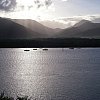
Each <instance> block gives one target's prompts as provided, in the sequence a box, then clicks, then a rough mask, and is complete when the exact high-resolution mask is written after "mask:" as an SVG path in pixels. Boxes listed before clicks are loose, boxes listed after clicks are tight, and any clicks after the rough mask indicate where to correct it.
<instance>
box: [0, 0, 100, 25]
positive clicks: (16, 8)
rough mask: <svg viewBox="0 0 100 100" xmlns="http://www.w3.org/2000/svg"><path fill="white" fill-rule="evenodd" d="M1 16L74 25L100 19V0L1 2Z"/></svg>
mask: <svg viewBox="0 0 100 100" xmlns="http://www.w3.org/2000/svg"><path fill="white" fill-rule="evenodd" d="M0 16H1V17H9V18H21V19H33V20H42V21H44V20H49V21H52V20H53V21H59V22H60V23H64V24H66V23H68V21H72V24H73V23H75V21H76V20H79V19H82V18H83V19H88V20H91V19H93V18H99V17H100V0H0ZM69 24H70V23H69Z"/></svg>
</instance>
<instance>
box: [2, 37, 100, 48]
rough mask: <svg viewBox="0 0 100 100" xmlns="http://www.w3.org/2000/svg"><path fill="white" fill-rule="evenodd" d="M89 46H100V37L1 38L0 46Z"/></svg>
mask: <svg viewBox="0 0 100 100" xmlns="http://www.w3.org/2000/svg"><path fill="white" fill-rule="evenodd" d="M70 47H73V48H83V47H84V48H85V47H86V48H87V47H88V48H89V47H91V48H92V47H93V48H96V47H100V39H94V38H91V39H89V38H35V39H0V48H70Z"/></svg>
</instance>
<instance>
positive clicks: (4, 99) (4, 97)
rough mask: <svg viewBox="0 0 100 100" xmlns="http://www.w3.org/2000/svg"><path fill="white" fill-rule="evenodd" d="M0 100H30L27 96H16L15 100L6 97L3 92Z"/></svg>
mask: <svg viewBox="0 0 100 100" xmlns="http://www.w3.org/2000/svg"><path fill="white" fill-rule="evenodd" d="M0 100H31V99H30V98H29V97H28V96H24V97H19V96H17V98H16V99H15V98H13V97H9V96H6V95H5V94H4V92H3V93H1V94H0ZM34 100H36V99H34Z"/></svg>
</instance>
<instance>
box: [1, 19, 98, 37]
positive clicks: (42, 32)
mask: <svg viewBox="0 0 100 100" xmlns="http://www.w3.org/2000/svg"><path fill="white" fill-rule="evenodd" d="M0 38H2V39H4V38H17V39H31V38H100V23H92V22H91V21H88V20H82V21H80V22H78V23H77V24H75V25H74V26H72V27H70V28H66V29H59V28H56V29H52V28H48V27H46V26H44V25H42V24H40V23H39V22H37V21H34V20H29V19H26V20H25V19H6V18H0Z"/></svg>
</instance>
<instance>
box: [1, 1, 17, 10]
mask: <svg viewBox="0 0 100 100" xmlns="http://www.w3.org/2000/svg"><path fill="white" fill-rule="evenodd" d="M15 6H16V0H0V10H2V11H12V10H14V8H15Z"/></svg>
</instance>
